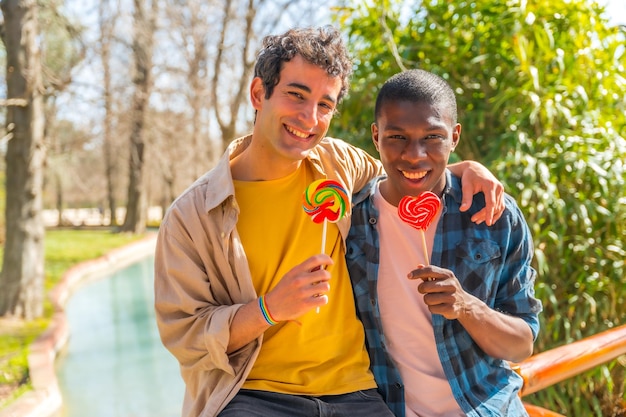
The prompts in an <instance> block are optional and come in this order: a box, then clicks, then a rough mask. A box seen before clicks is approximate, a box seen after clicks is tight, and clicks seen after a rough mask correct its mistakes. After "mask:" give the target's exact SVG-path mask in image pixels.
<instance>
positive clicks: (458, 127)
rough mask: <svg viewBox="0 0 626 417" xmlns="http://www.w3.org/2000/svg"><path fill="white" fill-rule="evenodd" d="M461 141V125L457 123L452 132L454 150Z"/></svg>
mask: <svg viewBox="0 0 626 417" xmlns="http://www.w3.org/2000/svg"><path fill="white" fill-rule="evenodd" d="M460 140H461V124H460V123H457V124H456V125H455V126H454V129H453V130H452V150H454V149H455V148H456V145H458V144H459V141H460Z"/></svg>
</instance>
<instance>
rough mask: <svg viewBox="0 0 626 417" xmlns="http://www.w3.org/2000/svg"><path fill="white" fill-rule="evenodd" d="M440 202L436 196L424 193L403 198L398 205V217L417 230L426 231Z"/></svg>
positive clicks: (427, 192)
mask: <svg viewBox="0 0 626 417" xmlns="http://www.w3.org/2000/svg"><path fill="white" fill-rule="evenodd" d="M440 205H441V200H439V197H437V194H435V193H432V192H430V191H424V192H423V193H421V194H420V195H419V196H417V197H411V196H408V195H407V196H404V197H402V200H400V204H398V215H399V216H400V218H401V219H402V220H404V221H405V222H407V223H408V224H410V225H411V226H412V227H414V228H416V229H417V230H426V229H428V226H430V223H431V222H432V221H433V219H434V218H435V215H436V214H437V211H438V210H439V206H440Z"/></svg>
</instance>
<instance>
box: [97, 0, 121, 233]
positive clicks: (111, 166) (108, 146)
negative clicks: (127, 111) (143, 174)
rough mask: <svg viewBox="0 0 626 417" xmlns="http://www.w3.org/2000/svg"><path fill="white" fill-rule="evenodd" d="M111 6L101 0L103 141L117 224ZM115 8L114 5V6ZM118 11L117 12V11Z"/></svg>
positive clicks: (109, 203)
mask: <svg viewBox="0 0 626 417" xmlns="http://www.w3.org/2000/svg"><path fill="white" fill-rule="evenodd" d="M108 7H110V6H109V4H108V2H105V1H101V2H100V6H99V10H98V13H99V19H100V59H101V61H102V77H103V79H102V81H103V86H102V87H103V93H102V95H103V97H102V98H103V101H104V122H103V123H104V126H103V138H102V140H103V143H104V164H105V176H106V184H107V185H106V187H107V197H106V199H107V206H108V209H109V212H110V213H111V219H110V221H109V225H110V226H117V217H116V216H115V212H116V211H117V200H116V198H115V196H116V191H117V181H116V175H115V174H116V172H117V161H118V158H117V156H116V153H115V150H114V149H115V146H114V143H113V139H114V138H113V103H112V102H113V99H112V82H111V63H110V59H111V42H112V39H113V28H114V24H115V19H114V18H113V17H107V15H106V14H107V8H108ZM113 8H114V7H113ZM115 13H117V12H115Z"/></svg>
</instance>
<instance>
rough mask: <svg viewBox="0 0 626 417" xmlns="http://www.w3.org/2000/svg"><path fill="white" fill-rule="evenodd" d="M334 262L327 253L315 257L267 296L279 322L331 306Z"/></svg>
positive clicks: (273, 315) (298, 267)
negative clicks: (330, 297)
mask: <svg viewBox="0 0 626 417" xmlns="http://www.w3.org/2000/svg"><path fill="white" fill-rule="evenodd" d="M332 264H333V260H332V259H331V257H330V256H328V255H326V254H319V255H314V256H312V257H310V258H308V259H307V260H305V261H304V262H302V263H301V264H299V265H296V266H295V267H293V268H292V269H291V270H290V271H289V272H287V273H286V274H285V275H284V276H283V278H282V279H281V280H280V282H279V283H278V284H277V285H276V286H275V287H274V288H273V289H272V290H271V291H270V292H268V293H267V294H266V295H265V303H266V304H267V308H268V310H269V311H270V313H271V315H272V317H273V318H274V319H275V320H276V321H279V322H280V321H286V320H296V319H297V318H298V317H300V316H302V315H303V314H305V313H307V312H308V311H310V310H311V309H313V308H319V307H321V306H323V305H326V304H328V292H329V291H330V282H329V281H330V272H328V271H327V270H326V267H328V266H330V265H332Z"/></svg>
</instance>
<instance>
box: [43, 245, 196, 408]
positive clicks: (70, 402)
mask: <svg viewBox="0 0 626 417" xmlns="http://www.w3.org/2000/svg"><path fill="white" fill-rule="evenodd" d="M153 262H154V259H153V258H152V257H149V258H147V259H145V260H143V261H140V262H138V263H135V264H133V265H130V266H129V267H127V268H124V269H122V270H120V271H118V272H115V273H113V274H112V275H110V276H108V277H105V278H102V279H99V280H97V281H94V282H91V283H88V284H85V285H84V286H81V287H80V288H79V289H78V290H77V291H76V292H75V293H74V294H72V296H71V297H70V299H69V300H68V302H67V305H66V313H67V318H68V321H69V329H70V339H69V342H68V345H67V347H66V348H65V349H64V351H63V352H62V353H61V354H60V356H59V358H58V359H57V361H56V364H57V377H58V380H59V385H60V388H61V393H62V396H63V403H64V408H63V410H62V413H61V417H85V416H89V417H100V416H101V417H177V416H180V414H181V412H180V410H181V406H182V399H183V393H184V386H183V382H182V380H181V377H180V374H179V370H178V364H177V362H176V360H175V359H174V357H173V356H172V355H171V354H170V353H169V352H168V351H167V350H165V348H164V347H163V345H162V344H161V341H160V340H159V336H158V332H157V328H156V324H155V317H154V307H153V305H154V304H153V303H154V293H153V266H152V265H153Z"/></svg>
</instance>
